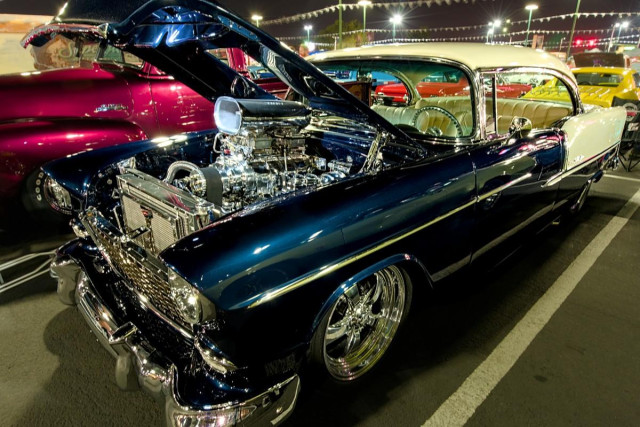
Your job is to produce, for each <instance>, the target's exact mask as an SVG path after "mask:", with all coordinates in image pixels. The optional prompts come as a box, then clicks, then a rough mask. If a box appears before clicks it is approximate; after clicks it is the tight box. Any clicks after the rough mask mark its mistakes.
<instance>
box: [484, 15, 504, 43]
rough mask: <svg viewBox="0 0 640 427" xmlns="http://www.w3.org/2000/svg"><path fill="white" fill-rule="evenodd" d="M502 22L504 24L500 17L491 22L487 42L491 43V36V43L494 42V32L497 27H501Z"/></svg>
mask: <svg viewBox="0 0 640 427" xmlns="http://www.w3.org/2000/svg"><path fill="white" fill-rule="evenodd" d="M501 24H502V21H501V20H499V19H496V20H495V21H491V22H489V29H488V30H487V43H489V37H491V43H493V40H494V39H493V37H494V33H495V32H496V30H497V29H499V28H500V25H501Z"/></svg>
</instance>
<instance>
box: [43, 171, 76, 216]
mask: <svg viewBox="0 0 640 427" xmlns="http://www.w3.org/2000/svg"><path fill="white" fill-rule="evenodd" d="M42 187H43V189H44V191H43V192H44V198H45V200H46V201H47V202H48V203H49V206H51V208H52V209H54V210H56V211H58V212H60V213H63V214H65V215H71V214H72V213H73V202H72V199H71V193H69V191H67V189H65V188H64V187H63V186H62V185H60V184H58V182H57V181H56V180H55V179H53V178H51V177H50V176H49V175H46V176H45V178H44V182H43V184H42Z"/></svg>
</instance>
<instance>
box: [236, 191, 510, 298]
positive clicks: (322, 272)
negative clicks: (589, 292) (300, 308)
mask: <svg viewBox="0 0 640 427" xmlns="http://www.w3.org/2000/svg"><path fill="white" fill-rule="evenodd" d="M515 183H516V182H515V181H512V182H511V183H509V184H508V185H507V186H511V185H513V184H515ZM507 186H502V187H500V188H501V189H504V188H506V187H507ZM503 187H504V188H503ZM501 189H496V190H494V191H495V192H498V191H502V190H501ZM492 194H493V193H492ZM489 195H490V194H488V195H487V196H486V197H489ZM477 202H478V198H477V197H474V198H473V199H472V200H470V201H469V202H467V203H465V204H463V205H462V206H459V207H457V208H455V209H453V210H451V211H449V212H447V213H445V214H443V215H440V216H439V217H437V218H434V219H432V220H431V221H429V222H427V223H425V224H422V225H421V226H419V227H416V228H414V229H413V230H410V231H407V232H406V233H403V234H401V235H399V236H396V237H393V238H391V239H389V240H386V241H384V242H382V243H380V244H378V245H376V246H373V247H371V248H369V249H367V250H365V251H363V252H360V253H358V254H355V255H352V256H350V257H348V258H345V259H343V260H342V261H339V262H337V263H335V264H331V265H328V266H325V267H323V268H321V269H319V270H316V271H315V272H313V273H311V274H309V275H307V276H304V277H302V278H300V279H297V280H295V281H293V282H291V283H289V284H285V285H283V286H281V287H280V288H277V289H275V290H272V291H269V292H266V293H264V294H262V296H259V297H258V298H257V300H256V301H254V302H252V303H251V304H249V308H253V307H257V306H259V305H261V304H263V303H265V302H268V301H271V300H272V299H274V298H277V297H279V296H281V295H284V294H286V293H289V292H291V291H294V290H296V289H298V288H299V287H301V286H304V285H306V284H307V283H309V282H312V281H314V280H316V279H319V278H321V277H324V276H326V275H328V274H331V273H333V272H334V271H337V270H339V269H341V268H342V267H346V266H347V265H349V264H353V263H354V262H356V261H359V260H361V259H363V258H365V257H367V256H369V255H371V254H373V253H375V252H378V251H379V250H381V249H384V248H386V247H388V246H391V245H393V244H394V243H397V242H399V241H400V240H403V239H405V238H407V237H409V236H412V235H414V234H416V233H418V232H419V231H422V230H424V229H425V228H427V227H429V226H431V225H433V224H436V223H438V222H440V221H442V220H444V219H446V218H449V217H450V216H452V215H455V214H456V213H458V212H460V211H462V210H464V209H467V208H469V207H471V206H473V205H475V204H476V203H477Z"/></svg>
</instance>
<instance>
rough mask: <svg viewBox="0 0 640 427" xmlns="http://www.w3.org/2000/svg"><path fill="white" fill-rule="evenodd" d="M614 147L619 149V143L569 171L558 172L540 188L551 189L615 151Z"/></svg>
mask: <svg viewBox="0 0 640 427" xmlns="http://www.w3.org/2000/svg"><path fill="white" fill-rule="evenodd" d="M616 146H618V147H619V146H620V142H616V143H615V144H613V145H612V146H610V147H609V148H607V149H605V150H604V151H601V152H600V153H598V154H596V155H594V156H591V157H589V158H588V159H586V160H585V161H584V162H582V163H580V164H578V165H576V166H574V167H572V168H571V169H567V170H566V171H564V172H560V173H557V174H555V175H553V176H552V177H550V178H549V179H548V180H547V181H546V182H545V183H544V184H542V186H543V187H551V186H553V185H556V184H557V183H559V182H560V181H562V180H563V179H564V178H566V177H567V176H569V175H572V174H574V173H576V172H577V171H579V170H580V169H582V168H584V167H587V166H589V165H590V164H591V163H593V162H595V161H597V160H598V159H600V157H602V156H604V155H605V154H607V153H608V152H609V151H611V150H612V149H615V148H616Z"/></svg>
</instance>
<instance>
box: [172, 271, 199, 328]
mask: <svg viewBox="0 0 640 427" xmlns="http://www.w3.org/2000/svg"><path fill="white" fill-rule="evenodd" d="M169 286H170V287H171V298H173V301H174V302H175V303H176V305H177V306H178V310H180V315H181V316H182V318H183V319H184V320H186V321H187V322H189V323H190V324H192V325H193V324H196V323H198V322H200V321H201V320H202V304H200V293H199V292H198V290H197V289H196V288H194V287H193V286H191V284H189V282H187V281H186V280H184V279H183V278H182V277H180V276H179V275H178V274H176V272H175V271H173V270H169Z"/></svg>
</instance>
